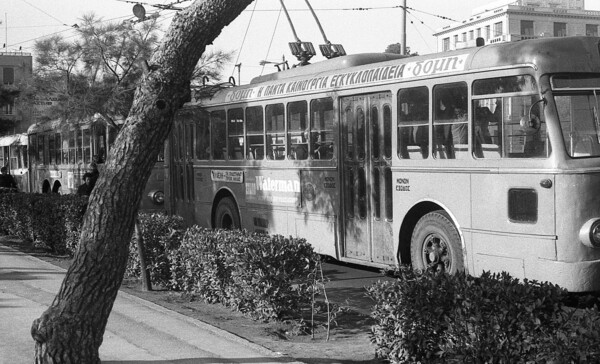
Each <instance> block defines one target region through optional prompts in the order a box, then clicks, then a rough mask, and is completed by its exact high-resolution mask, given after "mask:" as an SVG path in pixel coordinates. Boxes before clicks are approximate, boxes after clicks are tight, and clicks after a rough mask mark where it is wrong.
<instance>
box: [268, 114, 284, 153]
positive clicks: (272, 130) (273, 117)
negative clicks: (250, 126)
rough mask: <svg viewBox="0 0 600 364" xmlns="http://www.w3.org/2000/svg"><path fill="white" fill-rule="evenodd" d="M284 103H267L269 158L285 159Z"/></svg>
mask: <svg viewBox="0 0 600 364" xmlns="http://www.w3.org/2000/svg"><path fill="white" fill-rule="evenodd" d="M284 109H285V108H284V107H283V104H273V105H267V109H266V118H265V123H266V131H267V150H266V154H267V159H271V160H282V159H285V122H284V120H285V111H284Z"/></svg>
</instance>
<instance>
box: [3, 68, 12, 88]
mask: <svg viewBox="0 0 600 364" xmlns="http://www.w3.org/2000/svg"><path fill="white" fill-rule="evenodd" d="M2 82H3V83H4V84H5V85H12V84H13V83H15V69H14V68H10V67H4V68H3V69H2Z"/></svg>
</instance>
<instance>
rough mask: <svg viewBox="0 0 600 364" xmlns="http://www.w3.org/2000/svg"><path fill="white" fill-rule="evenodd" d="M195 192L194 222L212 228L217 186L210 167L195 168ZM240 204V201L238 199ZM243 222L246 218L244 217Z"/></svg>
mask: <svg viewBox="0 0 600 364" xmlns="http://www.w3.org/2000/svg"><path fill="white" fill-rule="evenodd" d="M193 178H194V190H195V191H194V192H195V197H196V201H195V203H194V208H195V212H194V217H195V221H194V223H196V224H198V225H200V226H204V227H207V228H212V223H211V219H212V208H213V199H214V196H215V193H216V186H215V185H214V184H213V182H212V180H211V178H210V168H206V167H202V168H194V176H193ZM236 202H237V203H238V204H239V203H240V201H236ZM242 223H244V219H243V218H242Z"/></svg>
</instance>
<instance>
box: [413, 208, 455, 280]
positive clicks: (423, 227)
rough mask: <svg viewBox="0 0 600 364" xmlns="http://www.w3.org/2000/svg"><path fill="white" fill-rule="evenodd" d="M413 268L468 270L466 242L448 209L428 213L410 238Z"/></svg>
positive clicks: (438, 270) (450, 272)
mask: <svg viewBox="0 0 600 364" xmlns="http://www.w3.org/2000/svg"><path fill="white" fill-rule="evenodd" d="M410 257H411V260H412V265H413V268H415V269H418V270H432V271H436V272H446V273H449V274H454V273H456V272H461V271H463V270H464V260H463V251H462V244H461V240H460V235H459V234H458V230H456V227H455V226H454V224H453V223H452V220H451V219H450V217H449V216H448V214H446V213H445V212H444V211H441V210H438V211H432V212H430V213H428V214H426V215H424V216H423V217H422V218H421V219H419V222H417V225H416V226H415V230H414V231H413V234H412V237H411V240H410Z"/></svg>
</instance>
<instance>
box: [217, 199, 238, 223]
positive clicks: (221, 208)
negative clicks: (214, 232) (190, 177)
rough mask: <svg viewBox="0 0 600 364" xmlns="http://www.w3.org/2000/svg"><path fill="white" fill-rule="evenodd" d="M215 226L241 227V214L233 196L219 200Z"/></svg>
mask: <svg viewBox="0 0 600 364" xmlns="http://www.w3.org/2000/svg"><path fill="white" fill-rule="evenodd" d="M215 228H217V229H239V228H241V224H240V215H239V213H238V211H237V206H236V205H235V201H234V200H233V199H232V198H231V197H224V198H222V199H221V200H220V201H219V204H218V205H217V209H216V210H215Z"/></svg>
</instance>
